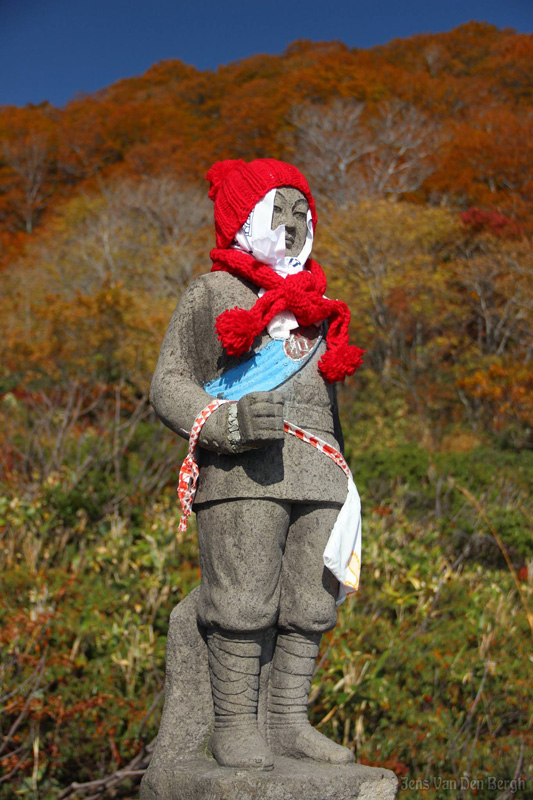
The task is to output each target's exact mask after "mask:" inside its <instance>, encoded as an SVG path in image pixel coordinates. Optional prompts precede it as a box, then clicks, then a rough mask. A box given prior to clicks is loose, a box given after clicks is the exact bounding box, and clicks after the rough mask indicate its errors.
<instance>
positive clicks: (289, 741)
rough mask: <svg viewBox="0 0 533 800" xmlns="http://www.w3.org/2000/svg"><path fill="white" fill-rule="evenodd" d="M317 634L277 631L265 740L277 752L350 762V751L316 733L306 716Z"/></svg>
mask: <svg viewBox="0 0 533 800" xmlns="http://www.w3.org/2000/svg"><path fill="white" fill-rule="evenodd" d="M320 638H321V635H320V634H313V633H311V634H306V633H296V632H280V633H278V638H277V640H276V649H275V651H274V658H273V661H272V668H271V671H270V682H269V697H268V740H269V744H270V746H271V747H272V750H273V752H274V753H275V754H276V755H283V756H290V757H291V758H312V759H314V760H315V761H326V762H328V763H330V764H349V763H351V762H352V761H353V760H354V756H353V753H352V752H351V751H350V750H348V749H347V748H346V747H341V745H339V744H336V743H335V742H332V741H331V739H328V738H327V737H326V736H323V734H321V733H319V732H318V731H317V730H315V728H313V727H312V725H311V724H310V723H309V720H308V719H307V699H308V696H309V689H310V687H311V678H312V677H313V671H314V668H315V662H316V658H317V656H318V645H319V642H320Z"/></svg>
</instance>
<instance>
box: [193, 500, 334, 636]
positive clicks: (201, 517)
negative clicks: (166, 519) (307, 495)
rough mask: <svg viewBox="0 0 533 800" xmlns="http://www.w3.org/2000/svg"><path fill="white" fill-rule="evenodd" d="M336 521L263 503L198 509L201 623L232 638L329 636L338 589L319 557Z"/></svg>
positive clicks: (326, 512)
mask: <svg viewBox="0 0 533 800" xmlns="http://www.w3.org/2000/svg"><path fill="white" fill-rule="evenodd" d="M338 513H339V507H338V506H336V505H335V504H331V503H330V504H326V503H323V504H321V505H307V504H303V503H302V504H299V505H298V506H296V507H292V506H291V504H290V503H282V502H279V501H274V500H264V499H253V500H244V499H243V500H240V499H236V500H228V501H226V502H218V503H211V504H206V505H202V506H200V507H199V508H198V510H197V517H196V521H197V527H198V542H199V545H200V566H201V569H202V584H201V586H200V589H199V604H198V614H199V618H200V621H201V623H202V624H203V625H205V626H206V627H213V628H221V629H223V630H225V631H232V632H235V633H238V632H239V631H248V632H251V631H263V630H264V629H266V628H269V627H271V626H278V627H281V628H283V629H288V630H295V629H296V630H302V631H312V632H314V633H322V632H323V631H326V630H330V629H331V628H333V627H334V626H335V623H336V621H337V609H336V607H335V599H336V597H337V592H338V582H337V579H336V578H335V577H334V576H333V575H332V573H331V572H330V571H329V570H328V569H327V568H326V567H325V566H324V562H323V560H322V553H323V551H324V548H325V546H326V543H327V540H328V536H329V532H330V530H331V528H332V527H333V525H334V524H335V520H336V518H337V515H338Z"/></svg>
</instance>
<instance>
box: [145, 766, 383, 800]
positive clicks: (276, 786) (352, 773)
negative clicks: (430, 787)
mask: <svg viewBox="0 0 533 800" xmlns="http://www.w3.org/2000/svg"><path fill="white" fill-rule="evenodd" d="M397 788H398V779H397V778H396V775H395V774H394V773H393V772H391V771H390V770H388V769H378V768H376V767H365V766H362V765H361V764H348V765H347V766H330V765H327V764H318V763H317V762H314V761H304V760H301V761H296V760H295V759H292V758H279V759H276V761H275V765H274V769H273V770H272V771H271V772H257V771H253V770H238V769H230V768H228V767H219V766H218V765H217V764H216V763H215V762H214V761H213V760H208V759H207V758H197V759H194V760H192V761H190V762H188V763H184V764H179V765H176V766H175V768H174V770H173V772H172V774H170V773H169V774H167V775H166V776H165V778H164V783H163V782H160V783H159V784H158V785H155V784H154V783H152V782H151V781H150V780H146V779H145V783H144V784H143V793H142V794H141V798H142V800H356V799H357V800H393V798H395V797H396V793H397Z"/></svg>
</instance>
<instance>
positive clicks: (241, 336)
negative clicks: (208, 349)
mask: <svg viewBox="0 0 533 800" xmlns="http://www.w3.org/2000/svg"><path fill="white" fill-rule="evenodd" d="M255 316H256V315H255V314H253V313H252V312H250V311H246V309H244V308H231V309H228V310H227V311H223V312H222V314H219V316H218V317H217V321H216V325H215V328H216V331H217V334H218V338H219V339H220V341H221V342H222V344H223V346H224V347H225V348H226V352H227V354H228V355H230V356H242V354H243V353H246V352H247V351H248V350H249V349H250V348H251V346H252V344H253V341H254V339H255V337H256V336H257V335H258V334H259V333H261V330H262V327H261V328H259V330H257V324H258V322H257V320H256V319H255ZM259 324H260V325H261V326H262V323H259Z"/></svg>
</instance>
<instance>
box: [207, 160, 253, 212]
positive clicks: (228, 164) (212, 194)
mask: <svg viewBox="0 0 533 800" xmlns="http://www.w3.org/2000/svg"><path fill="white" fill-rule="evenodd" d="M238 164H245V162H244V161H243V160H242V158H227V159H226V160H225V161H216V162H215V163H214V164H213V166H212V167H211V169H210V170H209V172H208V173H207V175H206V176H205V177H206V178H207V180H208V181H209V183H210V185H211V186H210V189H209V199H210V200H212V201H213V202H215V198H216V196H217V194H218V190H219V188H220V184H221V183H222V181H223V180H224V179H225V177H226V175H229V173H230V172H232V171H233V170H234V169H235V167H236V166H237V165H238Z"/></svg>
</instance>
